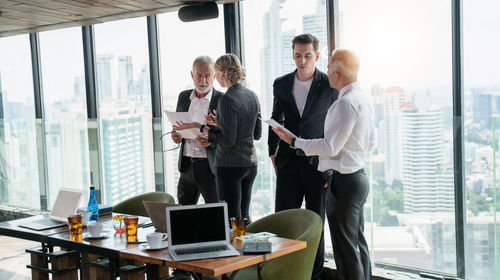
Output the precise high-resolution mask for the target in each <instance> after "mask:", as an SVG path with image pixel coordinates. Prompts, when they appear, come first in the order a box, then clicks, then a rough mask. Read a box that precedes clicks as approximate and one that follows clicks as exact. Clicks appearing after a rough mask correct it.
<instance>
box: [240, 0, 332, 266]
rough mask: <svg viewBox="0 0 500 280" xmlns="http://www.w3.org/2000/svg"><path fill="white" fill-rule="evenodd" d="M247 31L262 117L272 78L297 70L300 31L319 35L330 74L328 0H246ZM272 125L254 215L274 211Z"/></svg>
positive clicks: (250, 76) (251, 78) (251, 82)
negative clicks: (295, 50) (295, 49)
mask: <svg viewBox="0 0 500 280" xmlns="http://www.w3.org/2000/svg"><path fill="white" fill-rule="evenodd" d="M241 3H242V6H243V14H244V17H243V19H244V24H243V27H244V34H245V41H244V44H245V45H244V47H245V67H246V69H247V86H248V88H250V89H252V90H254V91H255V92H256V93H257V95H258V96H259V100H260V103H261V108H262V117H263V119H269V118H270V117H271V112H272V106H273V82H274V80H275V79H276V78H278V77H280V76H282V75H284V74H287V73H290V72H292V71H295V69H296V66H295V63H294V61H293V49H292V39H293V37H295V36H296V35H299V34H301V33H311V34H312V35H314V36H315V37H316V38H318V40H319V43H320V44H319V52H320V56H319V60H318V62H316V67H317V68H318V69H319V70H321V71H323V72H325V73H326V66H327V62H328V50H327V35H326V34H327V30H326V6H325V5H326V4H325V1H322V0H318V1H308V2H307V5H306V4H304V3H305V2H304V1H300V0H287V1H280V0H273V1H267V2H262V1H243V2H241ZM267 130H268V127H267V125H265V123H264V127H263V134H262V138H261V140H260V141H258V142H256V145H255V146H256V148H257V153H258V156H259V157H258V159H259V167H258V168H259V173H258V175H257V178H256V180H255V183H254V185H253V190H252V203H251V207H250V210H251V215H252V218H253V219H254V220H256V219H258V218H260V217H263V216H266V215H269V214H272V213H274V209H275V207H274V203H275V193H276V176H275V172H274V167H273V165H272V162H271V160H270V159H269V152H268V146H267V137H268V131H267ZM325 246H326V251H325V257H326V258H328V259H332V258H333V250H332V246H331V240H330V233H329V228H328V226H325Z"/></svg>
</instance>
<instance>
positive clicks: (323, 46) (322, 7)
mask: <svg viewBox="0 0 500 280" xmlns="http://www.w3.org/2000/svg"><path fill="white" fill-rule="evenodd" d="M302 29H303V32H304V33H310V34H312V35H314V36H315V37H316V38H318V40H319V49H318V51H319V53H320V55H319V59H318V61H317V62H316V67H317V68H318V69H319V70H321V71H323V72H325V73H326V70H327V66H328V58H329V54H328V47H327V40H328V38H327V36H326V30H327V28H326V2H325V0H318V1H317V3H316V13H315V14H313V15H307V16H303V17H302Z"/></svg>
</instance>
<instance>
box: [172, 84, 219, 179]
mask: <svg viewBox="0 0 500 280" xmlns="http://www.w3.org/2000/svg"><path fill="white" fill-rule="evenodd" d="M192 92H193V90H192V89H190V90H185V91H183V92H181V93H180V94H179V98H178V99H177V108H176V109H175V111H176V112H187V111H189V105H191V98H190V96H191V93H192ZM221 95H222V92H220V91H217V90H216V89H213V92H212V98H211V99H210V104H209V105H208V109H209V110H208V112H207V113H209V112H210V113H211V112H212V110H214V109H215V110H216V109H217V104H218V103H219V97H221ZM206 150H207V158H208V164H209V165H210V170H212V173H213V174H215V167H214V161H215V145H214V144H212V145H211V146H209V147H208V148H206ZM183 154H184V139H183V140H182V142H181V147H180V149H179V160H178V167H179V171H180V172H185V171H186V169H187V167H188V166H189V162H187V161H186V160H184V157H183Z"/></svg>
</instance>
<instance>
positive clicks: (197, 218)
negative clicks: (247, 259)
mask: <svg viewBox="0 0 500 280" xmlns="http://www.w3.org/2000/svg"><path fill="white" fill-rule="evenodd" d="M165 211H166V216H167V231H168V248H169V252H170V255H172V258H173V259H174V260H175V261H185V260H195V259H207V258H219V257H228V256H238V255H240V253H238V251H236V249H234V247H233V246H231V244H230V243H229V225H228V218H227V204H226V203H225V202H222V203H210V204H201V205H187V206H174V207H167V208H166V210H165Z"/></svg>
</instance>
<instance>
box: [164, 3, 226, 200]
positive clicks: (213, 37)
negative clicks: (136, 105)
mask: <svg viewBox="0 0 500 280" xmlns="http://www.w3.org/2000/svg"><path fill="white" fill-rule="evenodd" d="M158 21H159V34H160V35H159V36H160V48H161V49H160V52H161V69H162V73H161V75H162V76H161V78H162V86H163V88H162V91H163V97H162V103H163V104H162V106H163V109H165V110H169V111H175V109H176V106H177V97H178V96H179V93H180V92H181V91H184V90H186V89H192V88H193V87H194V86H193V80H192V78H191V74H190V73H191V68H192V65H193V61H194V59H195V58H196V57H198V56H200V55H208V56H210V57H211V58H212V59H213V60H214V62H215V60H216V59H217V58H218V57H219V56H221V55H222V54H224V53H225V45H224V17H223V9H222V5H219V17H218V18H216V19H210V20H203V21H195V22H181V21H180V20H179V18H178V16H177V12H172V13H166V14H161V15H159V16H158ZM184 34H189V36H185V35H184ZM179 38H182V40H180V39H179ZM214 86H215V88H216V89H217V90H221V88H220V86H219V84H217V81H215V79H214ZM171 130H172V126H171V124H170V122H168V121H167V120H166V118H164V122H163V131H164V132H168V131H171ZM162 143H163V149H164V150H167V149H170V148H173V147H175V146H176V145H175V144H174V142H173V141H172V139H171V138H170V135H167V136H166V137H164V140H163V142H162ZM178 154H179V150H178V149H177V150H173V151H167V152H165V153H164V156H165V157H164V162H165V181H166V191H167V192H168V193H169V194H171V195H173V196H174V197H176V198H177V182H178V180H179V170H178V168H177V158H178ZM200 197H201V196H200ZM201 198H202V197H201Z"/></svg>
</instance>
